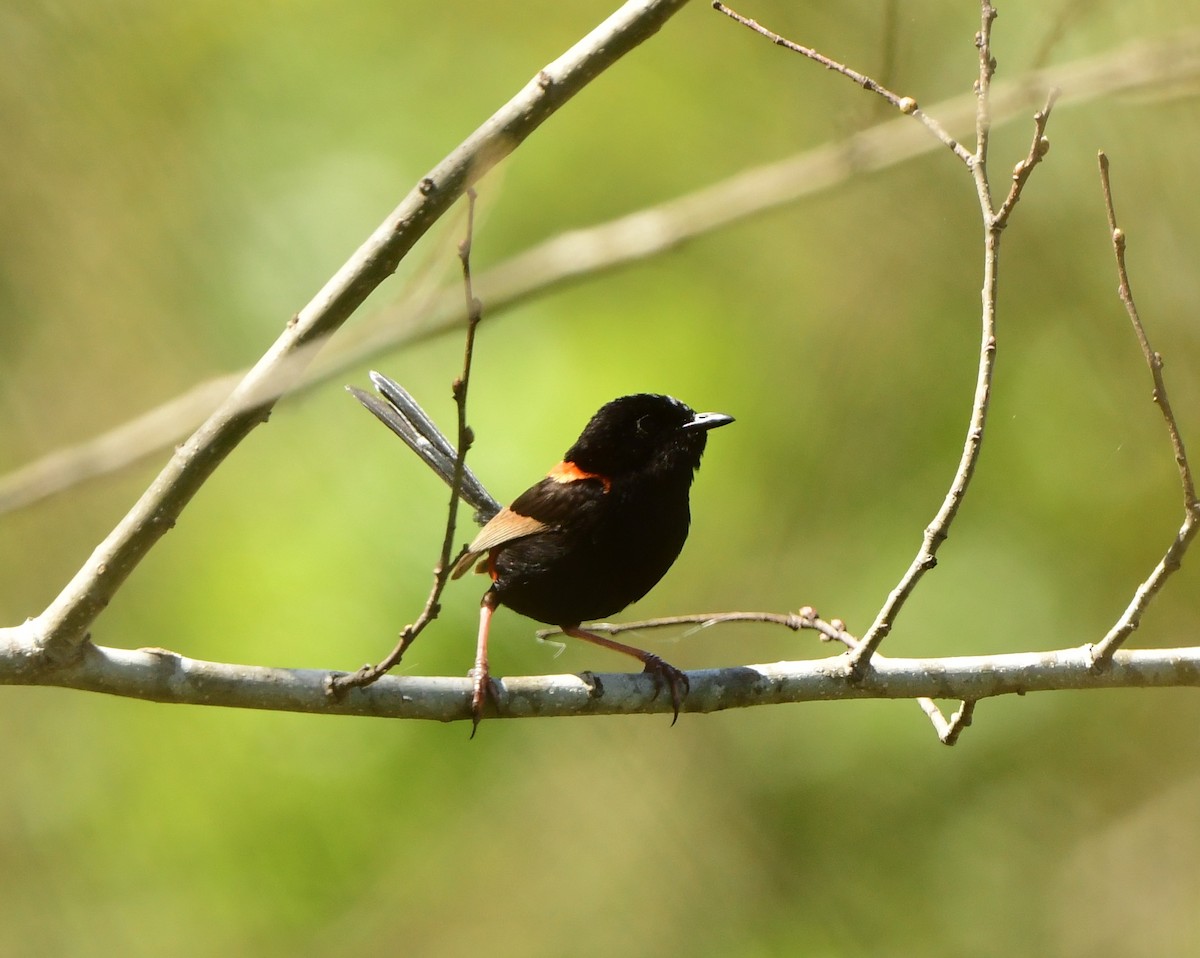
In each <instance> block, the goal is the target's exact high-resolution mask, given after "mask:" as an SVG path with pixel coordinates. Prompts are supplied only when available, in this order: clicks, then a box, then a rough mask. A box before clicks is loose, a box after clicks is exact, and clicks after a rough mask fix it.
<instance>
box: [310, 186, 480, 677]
mask: <svg viewBox="0 0 1200 958" xmlns="http://www.w3.org/2000/svg"><path fill="white" fill-rule="evenodd" d="M476 199H477V196H476V193H475V190H474V188H472V187H468V189H467V235H466V237H464V239H463V241H462V242H461V243H460V244H459V247H458V258H459V262H460V263H461V264H462V281H463V293H464V295H465V296H466V301H467V335H466V343H465V345H464V347H463V366H462V375H461V376H459V377H458V378H457V379H456V380H454V384H453V389H452V391H453V393H454V405H455V408H456V409H457V411H458V452H457V455H456V456H455V457H454V474H453V476H452V479H451V482H450V505H449V506H448V507H447V509H446V531H445V534H444V535H443V536H442V546H441V549H440V551H439V552H438V560H437V564H436V565H435V566H434V567H433V586H432V588H431V589H430V590H429V596H428V598H426V600H425V606H424V608H422V609H421V614H420V615H419V616H417V618H416V619H415V620H414V621H413V622H412V623H411V624H410V625H406V626H405V627H404V628H403V629H401V630H400V638H399V640H398V641H397V642H396V646H395V648H393V649H392V651H391V652H389V653H388V654H387V656H385V657H384V658H383V659H382V660H381V661H379V662H378V663H376V664H375V665H364V666H363V667H362V668H361V669H359V670H358V671H357V672H354V673H352V674H350V675H346V674H344V673H331V674H330V676H329V684H328V688H329V692H330V694H331V695H333V696H335V697H336V696H339V695H342V694H344V693H345V692H346V691H347V690H348V689H352V688H363V687H365V686H368V685H370V684H371V683H372V682H376V681H378V680H379V678H380V677H382V676H384V675H386V674H387V673H388V672H389V671H391V670H392V669H393V668H395V667H396V666H397V665H398V664H399V663H400V660H401V659H402V658H404V653H405V652H406V651H407V650H408V647H409V646H410V645H412V644H413V642H415V641H416V639H417V636H419V635H420V634H421V633H422V632H423V631H425V628H426V626H428V625H429V624H430V623H431V622H432V621H433V620H434V619H436V618H437V617H438V614H439V613H440V612H441V608H442V607H441V598H442V592H443V591H444V590H445V588H446V583H447V582H449V581H450V570H451V569H452V568H453V564H452V563H451V561H450V558H451V557H450V553H451V552H452V551H453V550H454V530H455V527H456V525H457V523H458V497H459V493H460V491H461V490H462V483H463V473H464V469H465V467H466V461H467V451H468V450H469V449H470V448H471V443H472V442H474V440H475V437H474V434H473V433H472V432H471V427H470V426H469V425H468V424H467V391H468V389H469V388H470V384H471V363H472V360H473V359H474V357H475V333H476V330H477V329H478V328H479V321H480V320H481V319H483V303H482V302H481V301H480V300H479V299H478V298H477V297H476V296H475V287H474V285H473V284H472V282H471V247H472V244H473V243H474V239H475V202H476Z"/></svg>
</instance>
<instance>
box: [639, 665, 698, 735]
mask: <svg viewBox="0 0 1200 958" xmlns="http://www.w3.org/2000/svg"><path fill="white" fill-rule="evenodd" d="M643 661H644V662H645V663H646V667H645V669H643V670H642V671H644V672H647V673H649V674H650V676H651V677H652V678H653V679H654V697H655V698H658V695H659V693H660V692H662V690H663V686H664V685H665V686H666V687H667V688H668V689H670V691H671V705H672V707H673V708H674V710H675V715H674V718H672V719H671V724H672V725H674V724H675V723H676V722H678V721H679V707H680V706H681V705H682V704H683V699H684V697H685V696H686V695H687V694H688V692H689V691H690V690H691V683H690V682H688V677H687V675H685V674H684V673H683V672H681V671H680V670H679V669H677V668H675V666H673V665H671V664H670V663H668V662H664V661H663V660H662V659H660V658H659V657H658V656H657V655H655V654H654V653H653V652H647V653H646V658H645V659H644V660H643Z"/></svg>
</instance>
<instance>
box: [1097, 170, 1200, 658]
mask: <svg viewBox="0 0 1200 958" xmlns="http://www.w3.org/2000/svg"><path fill="white" fill-rule="evenodd" d="M1097 160H1098V162H1099V164H1100V185H1101V189H1102V191H1103V193H1104V208H1105V210H1106V212H1107V214H1108V229H1109V233H1110V235H1111V238H1112V244H1113V253H1114V255H1115V256H1116V260H1117V279H1118V287H1117V293H1118V295H1119V296H1120V298H1121V302H1122V304H1123V305H1124V306H1125V312H1126V313H1128V314H1129V322H1130V323H1131V324H1132V325H1133V332H1134V335H1136V336H1137V341H1138V345H1139V346H1140V347H1141V350H1142V356H1143V358H1144V359H1145V360H1146V365H1147V366H1148V367H1149V368H1150V377H1151V379H1153V381H1154V391H1153V392H1152V393H1151V398H1152V399H1153V400H1154V402H1155V404H1156V405H1157V406H1158V408H1159V411H1160V412H1161V413H1162V416H1163V421H1164V422H1165V423H1166V426H1167V433H1168V434H1169V435H1170V438H1171V451H1172V453H1173V454H1174V457H1175V466H1176V468H1177V469H1178V470H1179V484H1180V486H1181V488H1182V489H1183V513H1184V516H1183V524H1182V525H1181V526H1180V527H1179V532H1178V533H1176V535H1175V538H1174V539H1173V540H1172V541H1171V545H1170V546H1169V547H1168V548H1167V551H1166V553H1165V554H1164V555H1163V557H1162V559H1160V560H1159V563H1158V565H1156V566H1155V567H1154V571H1153V572H1151V573H1150V577H1149V578H1147V579H1146V580H1145V581H1144V582H1143V583H1142V584H1141V585H1140V586H1138V588H1137V591H1136V592H1135V593H1134V596H1133V600H1132V601H1131V602H1130V603H1129V605H1128V607H1127V608H1126V609H1125V611H1124V612H1123V613H1122V615H1121V617H1120V618H1119V619H1118V620H1117V621H1116V623H1115V624H1114V625H1113V627H1112V628H1111V629H1110V630H1109V631H1108V634H1107V635H1105V636H1104V638H1103V639H1101V640H1100V641H1099V642H1098V643H1096V645H1095V646H1093V647H1092V650H1091V651H1092V657H1093V659H1094V661H1095V662H1096V664H1097V665H1106V664H1107V663H1109V662H1110V661H1111V659H1112V655H1113V653H1114V652H1115V651H1116V650H1117V649H1118V648H1120V647H1121V643H1123V642H1124V641H1125V640H1126V639H1127V638H1128V637H1129V636H1130V635H1131V634H1132V633H1133V631H1134V630H1135V629H1137V627H1138V626H1139V625H1140V624H1141V620H1142V615H1143V614H1144V613H1145V611H1146V608H1147V606H1149V604H1150V602H1151V600H1152V599H1153V598H1154V596H1155V595H1157V594H1158V592H1159V590H1160V589H1162V587H1163V585H1164V584H1165V583H1166V581H1167V579H1168V578H1169V577H1170V575H1171V573H1173V572H1174V571H1175V570H1176V569H1178V568H1179V565H1180V563H1181V562H1182V561H1183V555H1184V553H1185V552H1186V551H1187V548H1188V545H1189V544H1190V543H1191V541H1192V539H1193V538H1194V537H1195V535H1196V532H1197V530H1198V529H1200V503H1197V501H1196V484H1195V481H1194V480H1193V478H1192V469H1191V466H1190V465H1189V464H1188V458H1187V450H1186V449H1185V448H1184V445H1183V436H1182V435H1181V434H1180V432H1179V424H1178V423H1177V422H1176V420H1175V413H1174V412H1173V411H1172V409H1171V400H1170V399H1169V398H1168V396H1167V384H1166V380H1165V379H1164V378H1163V372H1162V369H1163V359H1162V356H1161V355H1160V354H1159V353H1157V352H1155V351H1154V350H1153V349H1152V348H1151V346H1150V340H1149V338H1148V337H1147V336H1146V329H1145V327H1144V326H1143V325H1142V320H1141V317H1140V316H1139V315H1138V310H1137V305H1136V304H1135V303H1134V300H1133V289H1132V287H1131V286H1130V285H1129V273H1128V271H1127V270H1126V267H1125V231H1124V230H1122V229H1121V228H1120V227H1119V226H1118V225H1117V213H1116V208H1115V207H1114V205H1113V197H1112V185H1111V183H1110V182H1109V175H1108V157H1107V156H1106V155H1105V154H1104V152H1103V151H1101V152H1100V153H1099V154H1098V156H1097Z"/></svg>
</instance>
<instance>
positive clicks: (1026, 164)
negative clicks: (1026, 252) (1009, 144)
mask: <svg viewBox="0 0 1200 958" xmlns="http://www.w3.org/2000/svg"><path fill="white" fill-rule="evenodd" d="M1058 97H1059V90H1058V89H1056V88H1055V89H1051V90H1050V92H1049V93H1048V94H1047V96H1046V105H1045V106H1044V107H1042V108H1041V109H1040V110H1038V111H1037V113H1035V114H1034V115H1033V142H1032V143H1030V144H1029V152H1028V153H1027V154H1026V155H1025V159H1023V160H1021V161H1019V162H1018V163H1017V165H1016V166H1014V167H1013V172H1012V186H1010V187H1009V188H1008V196H1006V197H1005V198H1004V202H1003V203H1001V204H1000V209H998V210H997V211H996V215H995V217H994V220H995V225H996V226H997V227H1004V226H1005V225H1006V224H1007V223H1008V218H1009V216H1010V215H1011V214H1012V211H1013V207H1014V206H1016V205H1017V201H1018V200H1019V199H1020V198H1021V192H1022V191H1023V190H1024V189H1025V183H1026V181H1027V180H1028V179H1029V174H1030V173H1032V172H1033V168H1034V167H1035V166H1037V165H1038V164H1039V163H1040V162H1042V159H1043V158H1044V157H1045V155H1046V154H1047V153H1049V152H1050V140H1049V139H1048V138H1047V137H1046V124H1047V123H1048V122H1049V121H1050V111H1051V110H1053V109H1054V104H1055V102H1056V101H1057V100H1058Z"/></svg>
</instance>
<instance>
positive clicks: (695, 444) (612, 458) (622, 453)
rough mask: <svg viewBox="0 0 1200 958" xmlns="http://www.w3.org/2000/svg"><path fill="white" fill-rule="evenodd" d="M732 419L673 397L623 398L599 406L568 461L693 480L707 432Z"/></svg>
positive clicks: (592, 468)
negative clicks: (682, 475) (698, 409)
mask: <svg viewBox="0 0 1200 958" xmlns="http://www.w3.org/2000/svg"><path fill="white" fill-rule="evenodd" d="M731 422H733V417H732V416H726V415H724V414H723V413H713V412H709V413H696V412H694V411H693V410H692V409H691V407H689V406H688V405H687V404H685V403H682V402H680V401H679V400H678V399H673V398H672V397H670V396H659V395H655V394H652V393H638V394H637V395H634V396H622V397H621V398H620V399H614V400H613V401H612V402H610V403H606V404H605V405H603V406H601V407H600V411H599V412H597V413H596V415H594V416H593V417H592V419H591V421H590V422H589V423H588V424H587V426H585V427H584V430H583V433H582V434H581V435H580V437H579V438H578V439H577V440H576V441H575V445H573V446H572V447H571V448H570V449H568V450H567V454H566V456H564V459H566V460H567V461H569V462H573V463H575V464H576V465H578V466H579V467H580V468H581V469H584V470H586V471H587V472H595V473H599V474H601V475H606V476H619V475H621V474H622V473H629V472H635V471H643V470H647V471H651V472H655V471H660V470H661V471H664V472H677V471H680V470H686V472H687V474H688V477H689V480H690V476H691V473H692V472H693V471H695V470H696V469H697V468H698V467H699V465H700V457H701V456H702V455H703V454H704V446H705V443H706V441H707V439H708V430H710V429H715V428H716V427H717V426H724V425H726V424H727V423H731Z"/></svg>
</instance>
